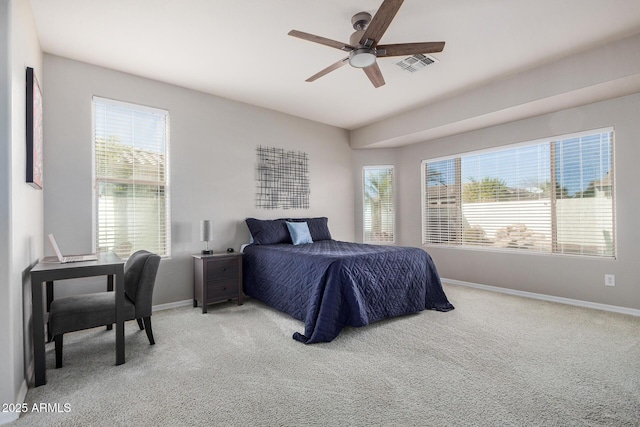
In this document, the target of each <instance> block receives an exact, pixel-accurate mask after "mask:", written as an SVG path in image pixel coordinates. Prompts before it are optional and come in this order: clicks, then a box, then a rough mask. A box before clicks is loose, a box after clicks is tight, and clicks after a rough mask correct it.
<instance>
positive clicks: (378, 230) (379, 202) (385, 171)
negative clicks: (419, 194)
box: [362, 166, 395, 243]
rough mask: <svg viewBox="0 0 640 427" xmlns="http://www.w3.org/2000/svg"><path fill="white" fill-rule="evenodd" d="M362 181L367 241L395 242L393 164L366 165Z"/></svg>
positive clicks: (365, 237) (365, 236)
mask: <svg viewBox="0 0 640 427" xmlns="http://www.w3.org/2000/svg"><path fill="white" fill-rule="evenodd" d="M362 183H363V191H362V193H363V197H364V203H363V207H364V209H363V213H364V215H363V216H364V218H363V223H364V241H365V243H393V242H394V234H395V209H394V205H393V166H365V167H364V168H363V169H362Z"/></svg>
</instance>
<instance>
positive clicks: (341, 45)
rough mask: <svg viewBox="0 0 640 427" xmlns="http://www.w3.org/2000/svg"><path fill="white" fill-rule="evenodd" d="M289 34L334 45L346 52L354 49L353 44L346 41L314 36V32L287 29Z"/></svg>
mask: <svg viewBox="0 0 640 427" xmlns="http://www.w3.org/2000/svg"><path fill="white" fill-rule="evenodd" d="M289 35H290V36H292V37H297V38H299V39H303V40H307V41H310V42H314V43H319V44H323V45H325V46H329V47H334V48H336V49H340V50H344V51H346V52H351V51H352V50H353V49H355V47H354V46H351V45H349V44H346V43H342V42H339V41H336V40H331V39H328V38H326V37H320V36H316V35H315V34H309V33H305V32H302V31H298V30H291V31H289Z"/></svg>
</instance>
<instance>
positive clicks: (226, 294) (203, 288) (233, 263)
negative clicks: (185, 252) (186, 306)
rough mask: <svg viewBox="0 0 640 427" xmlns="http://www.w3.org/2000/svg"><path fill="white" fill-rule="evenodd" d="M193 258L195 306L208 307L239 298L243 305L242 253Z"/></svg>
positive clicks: (203, 308)
mask: <svg viewBox="0 0 640 427" xmlns="http://www.w3.org/2000/svg"><path fill="white" fill-rule="evenodd" d="M192 256H193V306H194V307H197V306H198V303H200V304H201V305H202V313H206V312H207V305H208V304H211V303H214V302H220V301H228V300H232V299H235V298H237V299H238V305H242V303H243V302H244V301H243V298H244V294H243V293H242V253H237V252H233V253H228V252H225V253H219V254H212V255H201V254H194V255H192Z"/></svg>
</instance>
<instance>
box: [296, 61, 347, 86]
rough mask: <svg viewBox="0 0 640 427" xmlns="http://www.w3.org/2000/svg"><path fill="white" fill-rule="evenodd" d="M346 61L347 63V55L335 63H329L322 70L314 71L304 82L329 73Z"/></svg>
mask: <svg viewBox="0 0 640 427" xmlns="http://www.w3.org/2000/svg"><path fill="white" fill-rule="evenodd" d="M348 63H349V57H348V56H347V57H346V58H344V59H341V60H340V61H338V62H336V63H335V64H331V65H329V66H328V67H327V68H325V69H324V70H321V71H318V72H317V73H315V74H314V75H313V76H311V77H309V78H308V79H307V80H305V81H306V82H312V81H314V80H318V79H319V78H320V77H322V76H324V75H325V74H329V73H330V72H332V71H333V70H337V69H338V68H340V67H342V66H343V65H345V64H348Z"/></svg>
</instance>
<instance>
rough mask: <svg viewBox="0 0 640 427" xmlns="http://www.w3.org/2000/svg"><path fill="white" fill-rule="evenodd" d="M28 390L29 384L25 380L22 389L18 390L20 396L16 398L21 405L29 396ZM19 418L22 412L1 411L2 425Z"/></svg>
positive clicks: (0, 423)
mask: <svg viewBox="0 0 640 427" xmlns="http://www.w3.org/2000/svg"><path fill="white" fill-rule="evenodd" d="M27 390H29V386H28V385H27V381H26V380H23V381H22V385H21V386H20V391H19V392H18V397H17V398H16V402H15V403H16V404H18V405H20V404H22V403H24V401H25V399H26V398H27ZM18 418H20V412H0V425H3V424H9V423H10V422H13V421H15V420H17V419H18Z"/></svg>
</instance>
